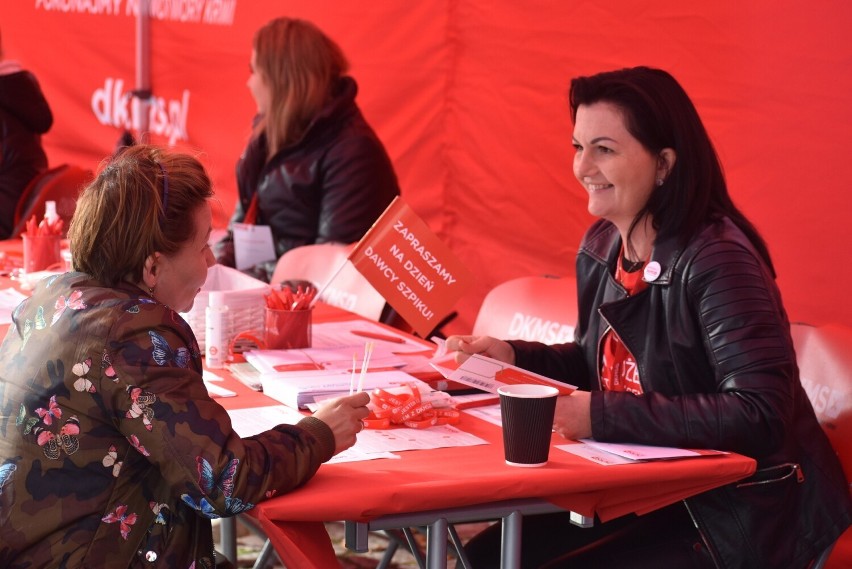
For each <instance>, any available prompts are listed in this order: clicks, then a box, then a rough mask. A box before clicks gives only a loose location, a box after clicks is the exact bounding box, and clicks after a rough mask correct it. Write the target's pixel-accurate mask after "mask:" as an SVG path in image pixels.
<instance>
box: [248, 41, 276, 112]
mask: <svg viewBox="0 0 852 569" xmlns="http://www.w3.org/2000/svg"><path fill="white" fill-rule="evenodd" d="M246 86H247V87H248V89H249V91H251V96H252V97H254V102H255V103H256V104H257V112H258V114H261V115H262V114H266V112H267V111H268V110H269V103H270V101H272V89H270V87H269V83H267V82H266V79H265V78H264V76H263V75H262V74H261V72H260V70H259V69H258V68H257V51H256V50H251V75H249V78H248V81H247V82H246Z"/></svg>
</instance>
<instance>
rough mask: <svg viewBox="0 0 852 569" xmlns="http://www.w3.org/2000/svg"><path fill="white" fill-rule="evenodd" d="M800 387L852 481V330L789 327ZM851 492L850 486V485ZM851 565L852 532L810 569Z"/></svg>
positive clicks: (826, 551)
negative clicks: (806, 395) (800, 382)
mask: <svg viewBox="0 0 852 569" xmlns="http://www.w3.org/2000/svg"><path fill="white" fill-rule="evenodd" d="M791 332H792V335H793V344H794V346H795V348H796V362H797V363H798V365H799V376H800V377H801V380H802V385H803V386H804V388H805V391H806V392H807V394H808V398H809V399H810V400H811V405H813V408H814V412H815V413H816V416H817V419H818V420H819V423H820V425H822V427H823V430H824V431H825V433H826V435H827V436H828V440H829V441H830V442H831V446H832V448H834V451H835V452H836V453H837V456H838V458H839V459H840V464H841V465H842V466H843V472H844V473H845V474H846V480H847V481H852V328H850V327H847V326H840V325H838V324H828V325H824V326H818V327H815V326H809V325H807V324H801V323H795V324H793V325H792V326H791ZM850 492H852V484H850ZM849 566H852V530H846V532H845V533H844V534H843V535H841V536H840V538H838V540H837V541H836V542H835V543H834V544H832V545H830V546H829V547H827V548H826V549H825V550H824V551H823V552H822V553H821V554H820V555H819V557H818V558H817V559H816V561H815V563H814V565H813V566H812V567H811V569H823V568H826V569H839V568H841V567H849Z"/></svg>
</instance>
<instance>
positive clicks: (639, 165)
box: [573, 102, 673, 235]
mask: <svg viewBox="0 0 852 569" xmlns="http://www.w3.org/2000/svg"><path fill="white" fill-rule="evenodd" d="M573 143H574V148H575V150H576V153H575V154H574V176H576V177H577V180H579V182H580V183H581V184H582V185H583V187H584V188H586V191H587V192H588V195H589V204H588V209H589V213H591V214H592V215H594V216H597V217H601V218H603V219H606V220H609V221H611V222H612V223H614V224H615V225H616V227H618V229H619V230H620V231H621V233H622V235H626V233H627V231H628V229H629V227H630V224H631V223H632V222H633V220H634V219H635V218H636V216H637V214H638V213H639V212H640V211H641V210H642V208H643V207H644V206H645V204H646V203H647V202H648V198H649V197H650V196H651V192H653V190H654V184H655V182H656V180H657V179H660V178H665V176H666V173H667V171H668V166H667V160H666V158H665V155H666V152H667V151H668V152H672V153H673V151H670V150H669V149H667V150H664V151H663V152H662V153H661V154H660V155H655V154H652V153H651V152H650V151H648V149H646V148H645V147H644V146H642V144H641V143H640V142H639V141H638V140H637V139H636V138H634V137H633V135H632V134H630V132H629V131H628V130H627V125H626V123H625V120H624V116H623V114H622V112H621V110H620V109H619V108H618V107H616V106H615V105H613V104H611V103H606V102H600V103H594V104H591V105H580V106H579V107H578V108H577V115H576V118H575V120H574V139H573ZM672 163H673V162H672Z"/></svg>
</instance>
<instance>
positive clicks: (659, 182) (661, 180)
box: [657, 178, 665, 187]
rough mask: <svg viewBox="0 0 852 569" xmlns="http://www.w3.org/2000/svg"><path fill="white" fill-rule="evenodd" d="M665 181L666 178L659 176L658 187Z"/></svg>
mask: <svg viewBox="0 0 852 569" xmlns="http://www.w3.org/2000/svg"><path fill="white" fill-rule="evenodd" d="M663 182H665V180H663V179H662V178H657V187H660V186H662V185H663Z"/></svg>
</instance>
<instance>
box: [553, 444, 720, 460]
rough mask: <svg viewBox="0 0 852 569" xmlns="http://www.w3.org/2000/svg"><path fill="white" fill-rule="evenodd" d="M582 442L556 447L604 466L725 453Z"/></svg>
mask: <svg viewBox="0 0 852 569" xmlns="http://www.w3.org/2000/svg"><path fill="white" fill-rule="evenodd" d="M579 443H580V444H567V445H558V446H557V447H556V448H558V449H561V450H564V451H566V452H570V453H571V454H575V455H577V456H580V457H582V458H585V459H586V460H591V461H592V462H596V463H598V464H602V465H604V466H610V465H613V464H633V463H636V462H642V461H648V460H670V459H674V458H692V457H697V456H713V455H718V454H725V453H724V452H722V451H714V450H707V451H701V452H697V451H694V450H687V449H682V448H674V447H661V446H651V445H639V444H630V443H602V442H599V441H596V440H594V439H581V440H580V441H579Z"/></svg>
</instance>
